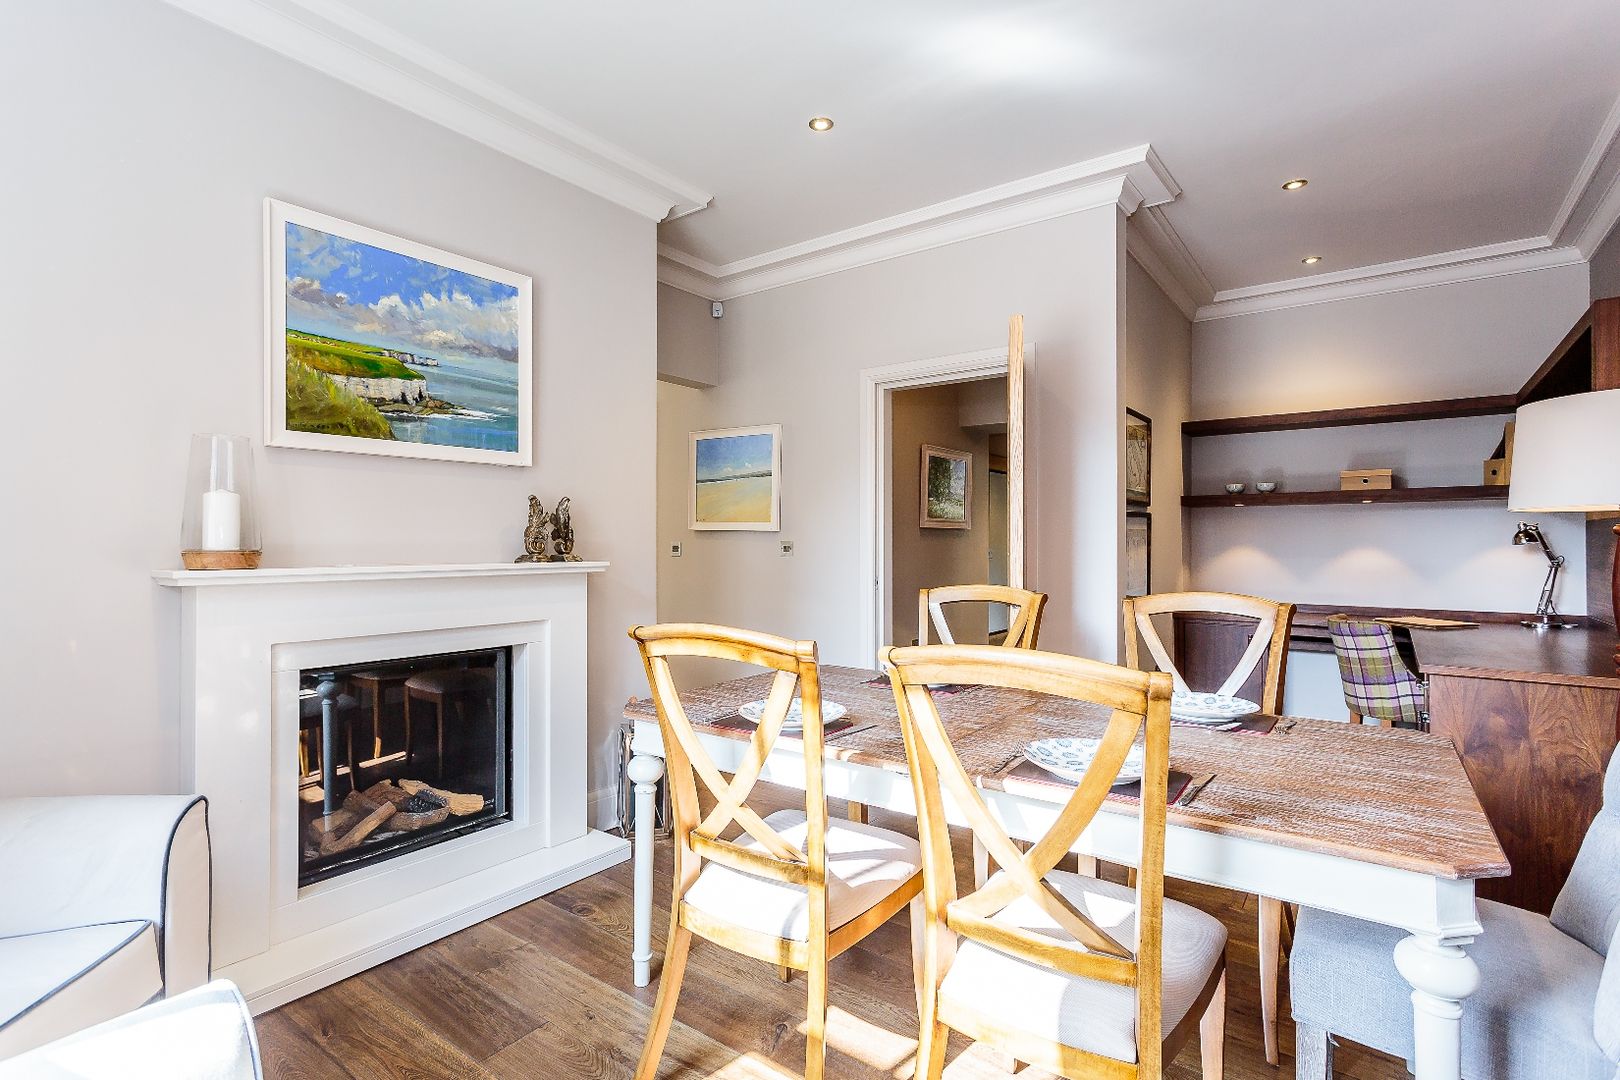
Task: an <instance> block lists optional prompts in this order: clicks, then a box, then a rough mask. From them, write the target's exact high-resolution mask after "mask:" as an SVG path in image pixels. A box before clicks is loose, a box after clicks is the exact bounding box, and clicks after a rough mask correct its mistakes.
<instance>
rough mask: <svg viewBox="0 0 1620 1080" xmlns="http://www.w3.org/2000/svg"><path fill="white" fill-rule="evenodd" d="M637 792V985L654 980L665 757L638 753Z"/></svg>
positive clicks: (632, 769) (633, 763) (633, 774)
mask: <svg viewBox="0 0 1620 1080" xmlns="http://www.w3.org/2000/svg"><path fill="white" fill-rule="evenodd" d="M626 771H627V772H628V773H629V776H630V780H631V782H632V783H634V784H635V792H636V831H635V851H634V856H635V864H636V905H635V917H634V920H633V921H634V925H633V927H632V929H633V934H634V944H633V947H632V951H631V954H630V956H631V959H632V960H633V961H634V962H635V968H636V973H635V974H636V985H637V986H646V985H647V984H648V983H650V982H651V981H652V906H653V836H654V834H655V833H656V832H657V830H658V779H659V777H661V776H663V775H664V760H663V758H659V757H654V756H653V755H651V754H637V755H636V756H635V757H633V758H631V759H630V765H629V767H628V769H627V770H626Z"/></svg>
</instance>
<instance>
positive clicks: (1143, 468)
mask: <svg viewBox="0 0 1620 1080" xmlns="http://www.w3.org/2000/svg"><path fill="white" fill-rule="evenodd" d="M1125 501H1126V502H1127V503H1129V504H1131V505H1132V506H1146V505H1147V504H1148V503H1150V502H1152V501H1153V421H1152V420H1150V419H1148V418H1147V417H1145V416H1143V415H1142V414H1141V413H1139V412H1137V411H1136V410H1135V409H1126V410H1125Z"/></svg>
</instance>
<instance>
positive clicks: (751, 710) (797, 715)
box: [737, 698, 849, 731]
mask: <svg viewBox="0 0 1620 1080" xmlns="http://www.w3.org/2000/svg"><path fill="white" fill-rule="evenodd" d="M737 713H738V714H739V715H740V716H741V717H742V718H743V719H744V720H752V721H753V722H754V723H756V724H757V723H759V721H760V718H761V717H763V716H764V715H765V702H764V701H763V700H760V701H750V702H748V703H747V704H746V705H739V706H737ZM848 713H849V710H848V709H846V708H844V707H843V706H842V705H840V704H838V702H836V701H828V700H826V699H825V698H823V699H822V702H821V724H822V726H823V727H825V726H826V725H828V724H835V723H837V722H838V721H840V720H842V719H843V718H844V717H845V716H846V715H847V714H848ZM782 730H783V731H803V730H804V701H803V700H802V699H800V698H794V699H793V704H792V705H789V706H788V714H787V719H786V720H785V721H783V723H782Z"/></svg>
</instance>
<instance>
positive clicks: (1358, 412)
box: [1181, 394, 1519, 438]
mask: <svg viewBox="0 0 1620 1080" xmlns="http://www.w3.org/2000/svg"><path fill="white" fill-rule="evenodd" d="M1518 401H1519V399H1518V395H1516V394H1494V395H1491V396H1488V397H1469V398H1447V399H1446V400H1444V401H1417V402H1410V403H1407V404H1404V405H1365V406H1361V407H1359V408H1354V409H1321V410H1318V411H1316V412H1297V413H1270V414H1267V415H1264V416H1233V417H1228V418H1226V419H1224V420H1188V421H1187V422H1186V423H1184V424H1182V425H1181V433H1182V434H1183V435H1186V436H1188V437H1190V438H1198V437H1200V436H1207V435H1251V434H1256V433H1259V432H1262V431H1302V430H1305V429H1308V428H1330V427H1356V426H1359V425H1362V424H1405V423H1411V422H1413V421H1417V420H1450V419H1455V418H1458V417H1464V416H1500V415H1505V414H1507V413H1511V412H1512V411H1513V410H1514V409H1515V408H1516V407H1517V405H1518Z"/></svg>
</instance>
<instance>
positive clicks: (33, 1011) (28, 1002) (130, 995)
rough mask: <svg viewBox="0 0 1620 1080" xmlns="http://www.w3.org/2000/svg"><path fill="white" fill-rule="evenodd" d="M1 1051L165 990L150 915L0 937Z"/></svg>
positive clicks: (27, 1045) (134, 1005)
mask: <svg viewBox="0 0 1620 1080" xmlns="http://www.w3.org/2000/svg"><path fill="white" fill-rule="evenodd" d="M0 971H3V972H5V978H4V979H0V1058H8V1057H11V1056H12V1055H14V1054H20V1053H22V1052H23V1051H24V1050H31V1049H33V1048H34V1047H36V1046H41V1045H43V1044H45V1043H47V1042H50V1041H51V1040H52V1039H59V1038H61V1037H62V1036H64V1035H67V1034H70V1033H72V1032H75V1031H78V1030H80V1029H82V1028H87V1027H89V1026H90V1025H92V1024H99V1023H101V1022H102V1021H103V1020H109V1019H111V1018H112V1017H114V1016H118V1015H119V1014H121V1013H126V1012H128V1011H129V1010H131V1009H138V1008H140V1007H141V1006H142V1005H144V1004H146V1003H147V1002H148V1001H150V1000H152V998H153V997H155V996H156V995H157V994H158V993H159V992H160V991H161V990H162V989H163V974H162V972H161V971H160V970H159V968H158V950H157V932H156V930H155V929H154V928H153V926H152V924H151V923H150V922H146V921H144V920H138V921H133V922H114V923H99V924H96V925H93V926H76V927H73V928H71V929H67V930H51V931H47V932H45V933H39V934H21V935H18V936H15V937H6V938H0Z"/></svg>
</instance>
